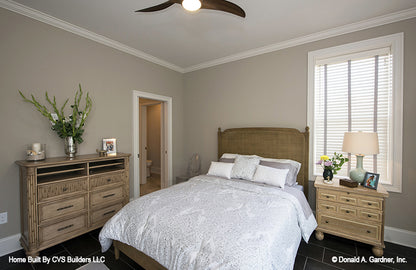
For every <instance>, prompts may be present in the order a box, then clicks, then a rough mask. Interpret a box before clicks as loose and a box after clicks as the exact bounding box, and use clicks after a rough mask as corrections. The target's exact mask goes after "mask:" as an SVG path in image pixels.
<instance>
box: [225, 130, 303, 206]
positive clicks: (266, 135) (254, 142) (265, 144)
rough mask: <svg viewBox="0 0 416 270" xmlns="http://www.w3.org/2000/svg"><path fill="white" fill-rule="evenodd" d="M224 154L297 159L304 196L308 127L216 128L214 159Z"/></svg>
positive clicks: (299, 180)
mask: <svg viewBox="0 0 416 270" xmlns="http://www.w3.org/2000/svg"><path fill="white" fill-rule="evenodd" d="M224 153H233V154H240V155H258V156H261V157H265V158H278V159H292V160H296V161H298V162H300V163H301V164H302V167H301V169H300V171H299V174H298V178H297V181H298V183H299V185H302V186H303V192H304V193H305V196H306V198H308V181H309V179H308V172H309V127H306V128H305V132H300V131H299V130H297V129H294V128H231V129H226V130H224V131H221V128H218V159H219V158H220V157H221V156H222V154H224Z"/></svg>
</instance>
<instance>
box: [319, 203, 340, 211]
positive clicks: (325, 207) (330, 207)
mask: <svg viewBox="0 0 416 270" xmlns="http://www.w3.org/2000/svg"><path fill="white" fill-rule="evenodd" d="M318 209H319V210H320V211H322V212H327V213H336V212H337V206H336V205H334V204H333V203H331V202H321V201H319V202H318Z"/></svg>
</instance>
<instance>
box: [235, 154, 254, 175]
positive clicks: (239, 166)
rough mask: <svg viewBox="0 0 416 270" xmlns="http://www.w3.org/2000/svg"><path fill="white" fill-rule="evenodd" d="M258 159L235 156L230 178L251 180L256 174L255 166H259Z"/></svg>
mask: <svg viewBox="0 0 416 270" xmlns="http://www.w3.org/2000/svg"><path fill="white" fill-rule="evenodd" d="M259 163H260V158H259V157H258V156H240V155H237V157H236V158H235V163H234V167H233V170H232V171H231V178H239V179H245V180H252V179H253V175H254V173H255V172H256V166H257V165H259Z"/></svg>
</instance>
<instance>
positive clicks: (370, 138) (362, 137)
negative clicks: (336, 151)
mask: <svg viewBox="0 0 416 270" xmlns="http://www.w3.org/2000/svg"><path fill="white" fill-rule="evenodd" d="M342 151H343V152H347V153H351V154H355V156H356V157H357V167H356V168H355V169H353V170H351V171H350V178H351V179H352V180H354V181H356V182H358V183H362V182H363V180H364V176H365V173H366V170H364V169H363V159H364V156H365V155H375V154H378V153H379V148H378V135H377V133H375V132H361V131H359V132H345V134H344V142H343V144H342Z"/></svg>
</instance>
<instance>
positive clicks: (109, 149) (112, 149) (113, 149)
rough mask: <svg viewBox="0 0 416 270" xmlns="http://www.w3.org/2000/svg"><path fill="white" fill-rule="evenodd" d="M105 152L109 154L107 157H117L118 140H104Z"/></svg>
mask: <svg viewBox="0 0 416 270" xmlns="http://www.w3.org/2000/svg"><path fill="white" fill-rule="evenodd" d="M103 151H105V152H106V153H107V155H110V156H111V155H115V154H117V143H116V139H114V138H111V139H103Z"/></svg>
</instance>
